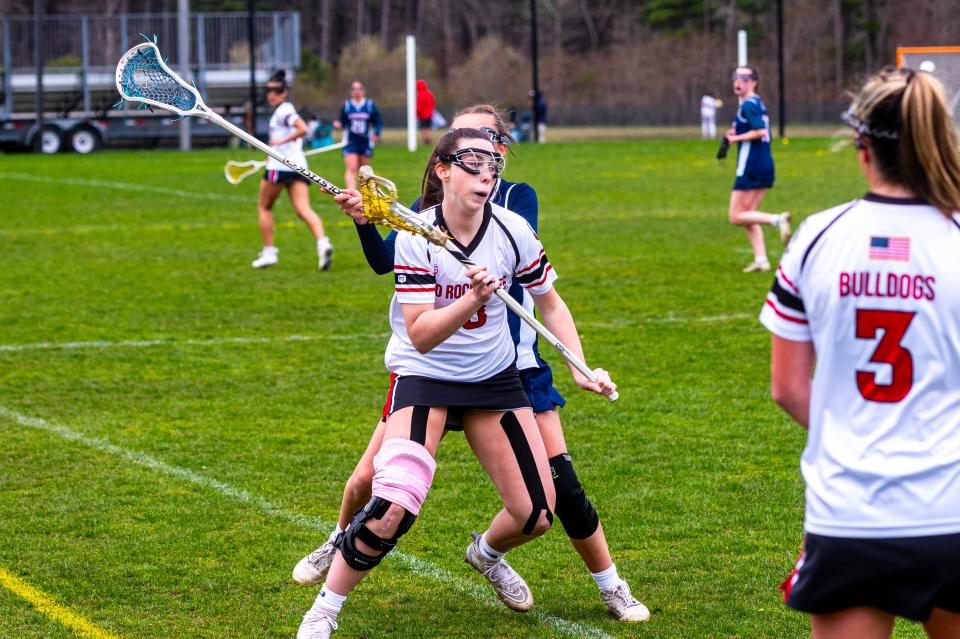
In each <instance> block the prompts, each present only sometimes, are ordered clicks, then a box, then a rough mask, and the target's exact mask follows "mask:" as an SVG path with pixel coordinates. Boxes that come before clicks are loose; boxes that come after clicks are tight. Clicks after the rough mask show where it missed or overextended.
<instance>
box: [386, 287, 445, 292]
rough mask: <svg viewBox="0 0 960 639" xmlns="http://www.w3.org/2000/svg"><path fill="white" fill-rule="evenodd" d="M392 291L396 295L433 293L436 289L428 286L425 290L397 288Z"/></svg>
mask: <svg viewBox="0 0 960 639" xmlns="http://www.w3.org/2000/svg"><path fill="white" fill-rule="evenodd" d="M394 290H395V291H396V292H397V293H433V292H434V291H435V290H436V289H435V288H434V287H433V286H428V287H426V288H422V287H421V288H397V289H394Z"/></svg>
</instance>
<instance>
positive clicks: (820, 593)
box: [782, 533, 960, 621]
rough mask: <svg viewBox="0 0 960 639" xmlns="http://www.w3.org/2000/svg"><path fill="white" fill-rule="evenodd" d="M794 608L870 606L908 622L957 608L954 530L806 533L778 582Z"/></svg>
mask: <svg viewBox="0 0 960 639" xmlns="http://www.w3.org/2000/svg"><path fill="white" fill-rule="evenodd" d="M782 588H783V590H784V602H785V603H786V604H787V605H788V606H790V607H791V608H793V609H795V610H799V611H801V612H807V613H811V614H826V613H830V612H837V611H838V610H845V609H847V608H853V607H857V606H870V607H872V608H877V609H879V610H883V611H884V612H887V613H890V614H892V615H896V616H898V617H905V618H907V619H912V620H914V621H926V620H927V619H929V618H930V613H931V612H932V611H933V609H934V608H943V609H944V610H947V611H949V612H953V613H960V534H954V535H937V536H932V537H900V538H895V539H848V538H845V537H826V536H823V535H814V534H811V533H808V534H807V536H806V538H805V539H804V543H803V551H802V553H801V554H800V559H799V560H797V567H796V568H794V571H793V573H791V575H790V576H789V577H787V579H786V581H784V582H783V586H782Z"/></svg>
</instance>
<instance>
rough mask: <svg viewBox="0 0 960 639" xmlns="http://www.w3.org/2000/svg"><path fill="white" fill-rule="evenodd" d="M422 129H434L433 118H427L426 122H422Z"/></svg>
mask: <svg viewBox="0 0 960 639" xmlns="http://www.w3.org/2000/svg"><path fill="white" fill-rule="evenodd" d="M420 128H421V129H432V128H433V118H426V119H425V120H420Z"/></svg>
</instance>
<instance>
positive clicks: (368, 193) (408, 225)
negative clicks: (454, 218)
mask: <svg viewBox="0 0 960 639" xmlns="http://www.w3.org/2000/svg"><path fill="white" fill-rule="evenodd" d="M359 178H360V196H361V197H362V199H363V214H364V216H366V218H367V219H368V220H370V221H371V222H373V223H374V224H381V225H383V226H389V227H390V228H392V229H396V230H398V231H407V232H408V233H413V234H414V235H420V236H423V237H425V238H427V240H428V241H430V242H432V243H434V244H438V245H440V246H443V245H444V244H446V243H447V240H448V239H449V238H448V237H447V234H446V233H444V232H443V231H441V230H440V229H438V228H436V227H435V226H433V225H431V224H428V223H426V222H424V221H422V220H420V219H418V218H415V217H412V216H409V215H404V214H403V213H402V212H401V208H402V207H400V206H399V205H398V204H397V185H396V184H394V183H393V182H391V181H390V180H388V179H387V178H385V177H380V176H379V175H376V174H375V173H374V172H373V168H372V167H371V166H370V165H369V164H367V165H364V166H361V167H360V172H359Z"/></svg>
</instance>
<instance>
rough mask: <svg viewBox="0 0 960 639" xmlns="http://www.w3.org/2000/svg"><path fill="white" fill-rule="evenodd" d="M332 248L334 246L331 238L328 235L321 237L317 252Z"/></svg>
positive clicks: (318, 241)
mask: <svg viewBox="0 0 960 639" xmlns="http://www.w3.org/2000/svg"><path fill="white" fill-rule="evenodd" d="M330 246H333V245H332V244H330V238H329V237H327V236H326V235H324V236H323V237H321V238H320V239H319V240H317V250H318V251H322V250H323V249H325V248H328V247H330Z"/></svg>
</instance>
